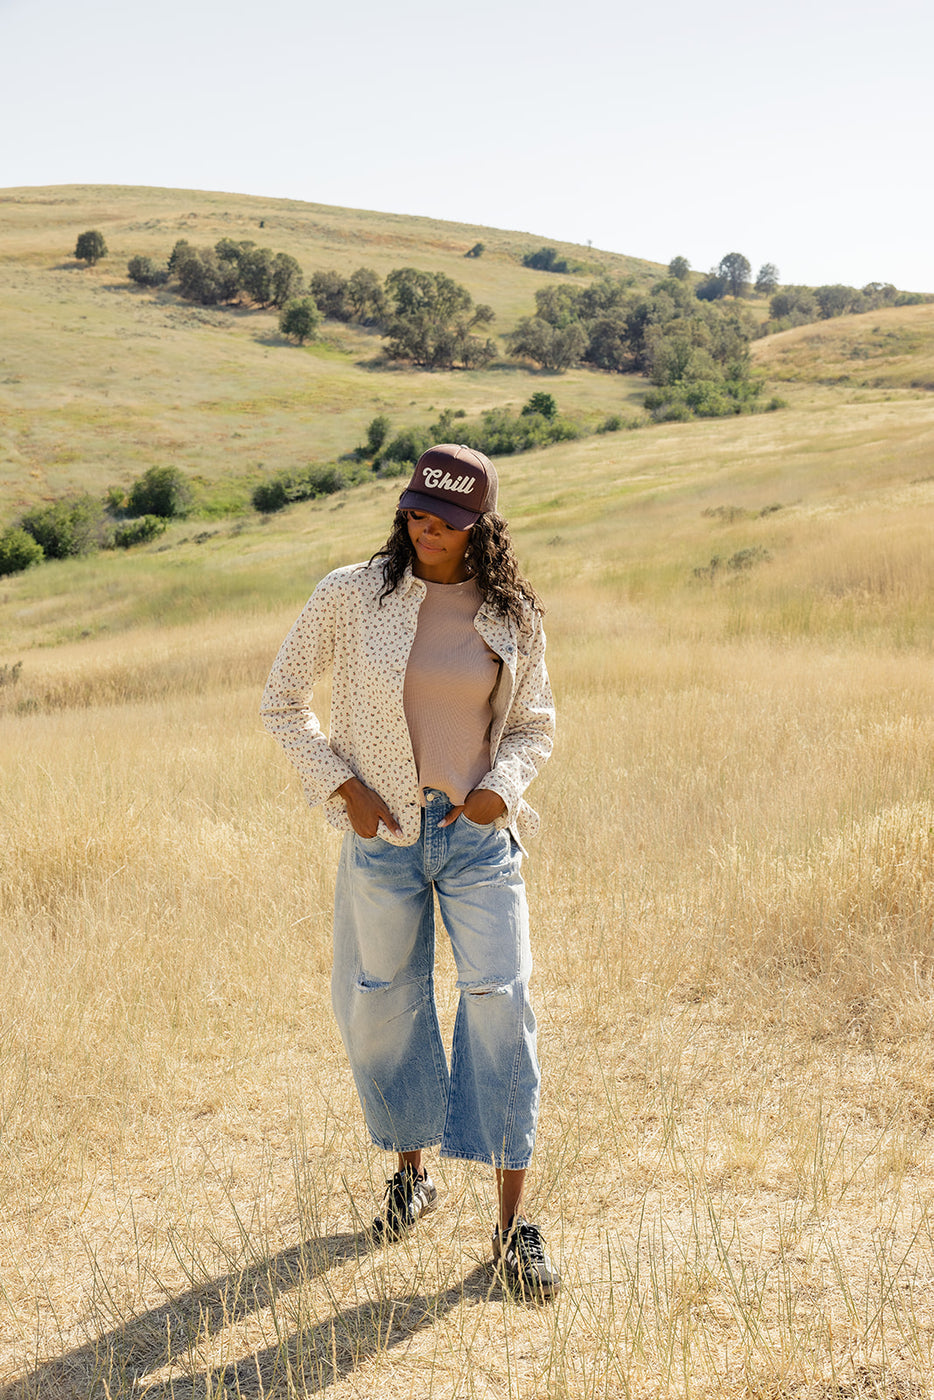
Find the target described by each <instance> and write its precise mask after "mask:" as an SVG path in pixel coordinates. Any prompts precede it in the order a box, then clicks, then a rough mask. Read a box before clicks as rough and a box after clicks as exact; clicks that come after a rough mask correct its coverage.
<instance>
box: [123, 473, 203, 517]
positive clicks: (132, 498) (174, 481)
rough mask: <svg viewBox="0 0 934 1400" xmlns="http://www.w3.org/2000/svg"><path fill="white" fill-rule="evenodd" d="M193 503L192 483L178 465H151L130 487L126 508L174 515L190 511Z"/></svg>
mask: <svg viewBox="0 0 934 1400" xmlns="http://www.w3.org/2000/svg"><path fill="white" fill-rule="evenodd" d="M191 504H192V492H191V487H190V485H189V483H188V482H187V481H186V479H185V477H184V476H183V475H182V473H181V472H180V471H179V470H178V468H177V467H150V468H149V470H148V471H147V472H144V473H143V475H142V476H141V477H139V478H138V480H136V481H134V482H133V485H132V486H131V487H130V490H129V493H128V495H127V504H126V512H127V515H161V516H163V517H165V518H166V519H173V518H175V517H177V516H184V515H187V514H188V513H189V511H190V510H191Z"/></svg>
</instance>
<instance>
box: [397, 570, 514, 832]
mask: <svg viewBox="0 0 934 1400" xmlns="http://www.w3.org/2000/svg"><path fill="white" fill-rule="evenodd" d="M422 581H423V582H424V584H425V587H426V589H427V590H428V591H427V594H426V597H425V599H424V601H423V602H422V604H421V607H420V608H419V610H418V626H417V628H416V631H415V640H414V642H413V643H412V650H411V652H410V653H409V662H408V666H407V667H406V672H405V687H404V690H403V696H402V699H403V706H404V709H405V718H406V723H407V724H408V726H409V734H410V736H411V739H412V749H413V752H414V754H415V765H416V767H417V769H418V783H419V788H420V789H421V790H422V792H424V789H425V788H437V789H439V790H440V791H441V792H446V793H447V795H448V797H449V798H450V799H451V801H452V802H453V803H454V804H455V806H457V805H459V804H460V803H461V802H463V800H464V798H465V797H466V796H467V794H468V792H470V790H471V789H472V788H474V787H476V785H477V783H478V782H479V781H480V779H481V778H482V777H484V776H485V775H486V774H487V773H488V772H489V770H490V724H491V722H492V718H493V710H492V705H491V701H492V697H493V691H494V690H495V688H496V682H497V681H498V679H499V670H500V659H499V657H498V656H497V655H496V653H495V652H494V651H492V650H491V649H490V647H488V646H487V644H486V642H485V641H484V640H483V638H482V637H481V636H480V633H479V632H478V631H477V629H476V628H475V627H474V625H473V620H474V618H475V617H476V614H477V610H478V608H479V607H480V604H481V602H482V601H483V600H482V597H481V594H480V590H479V588H478V587H477V583H476V580H475V579H467V580H466V582H464V583H429V582H428V581H427V580H422ZM422 800H423V804H424V798H423V799H422Z"/></svg>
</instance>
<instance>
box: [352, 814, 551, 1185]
mask: <svg viewBox="0 0 934 1400" xmlns="http://www.w3.org/2000/svg"><path fill="white" fill-rule="evenodd" d="M425 798H426V803H427V805H426V808H425V810H424V812H423V814H422V830H421V835H420V837H419V839H418V841H416V842H415V844H414V845H412V846H393V845H391V844H390V843H389V842H388V841H384V840H382V838H381V837H378V836H374V837H371V838H366V837H362V836H357V835H356V834H355V833H354V832H348V833H347V834H346V836H345V837H344V843H343V846H342V848H341V858H340V865H339V867H338V873H337V886H336V889H335V897H334V906H335V916H334V970H333V976H332V982H331V995H332V1001H333V1004H334V1013H335V1015H336V1017H337V1023H338V1026H339V1027H340V1032H341V1036H342V1037H343V1041H344V1046H345V1048H346V1050H347V1054H348V1057H349V1059H350V1064H351V1068H352V1070H353V1076H354V1082H355V1083H356V1086H357V1092H358V1094H359V1095H360V1102H361V1104H362V1105H363V1111H364V1115H365V1117H366V1125H367V1128H368V1129H369V1132H370V1136H371V1137H372V1139H373V1141H374V1143H376V1145H377V1146H378V1147H382V1148H385V1149H386V1150H387V1151H395V1152H411V1151H415V1150H416V1149H417V1148H420V1147H429V1146H432V1145H434V1144H436V1143H439V1142H440V1143H441V1152H442V1155H443V1156H445V1157H461V1158H466V1159H467V1160H468V1161H474V1162H486V1163H488V1164H490V1165H493V1166H496V1167H504V1168H507V1169H509V1170H517V1169H519V1168H522V1167H527V1166H528V1164H529V1161H530V1159H531V1156H532V1146H533V1143H534V1140H535V1125H536V1121H537V1118H538V1102H539V1083H540V1076H539V1069H538V1060H537V1058H536V1052H535V1017H534V1015H533V1013H532V1007H531V1005H530V1003H529V996H528V983H529V976H530V974H531V970H532V958H531V952H530V947H529V919H528V906H527V904H526V898H525V885H524V883H523V880H522V876H521V874H520V865H521V861H522V853H521V851H520V850H519V848H518V846H517V845H516V843H515V841H514V839H513V838H512V836H511V835H510V833H509V832H508V831H500V830H498V829H497V828H496V827H495V826H494V825H492V824H490V825H489V826H477V825H476V824H475V823H473V822H470V821H468V820H467V819H466V817H463V816H460V817H458V819H457V821H456V822H454V824H453V825H452V826H448V827H445V828H444V829H443V830H439V829H438V822H439V821H440V820H441V819H442V817H443V816H444V815H445V814H446V813H447V812H448V811H449V810H450V807H451V802H450V800H449V798H448V797H447V795H446V794H445V793H443V792H435V791H432V790H428V791H427V792H426V794H425ZM433 888H434V890H436V891H437V894H438V903H439V906H440V909H441V917H442V919H443V921H444V926H445V928H446V929H447V932H448V935H449V937H450V939H451V947H452V950H453V953H454V959H455V962H456V965H457V973H458V979H457V987H458V989H459V991H460V1001H459V1004H458V1009H457V1019H456V1022H455V1026H454V1039H453V1044H452V1047H451V1068H450V1073H449V1072H448V1066H447V1062H446V1059H445V1054H444V1046H443V1045H442V1043H441V1033H440V1029H439V1026H438V1015H437V1010H436V1006H435V995H434V959H435V917H434V900H433V894H432V891H433Z"/></svg>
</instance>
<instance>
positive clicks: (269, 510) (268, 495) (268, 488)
mask: <svg viewBox="0 0 934 1400" xmlns="http://www.w3.org/2000/svg"><path fill="white" fill-rule="evenodd" d="M250 500H251V501H252V503H253V508H254V510H259V511H262V512H263V514H264V515H272V514H273V512H274V511H277V510H282V508H283V506H287V505H288V503H289V493H288V491H287V489H286V484H285V481H284V480H283V478H282V477H279V476H277V477H273V479H272V481H261V482H260V484H259V485H258V486H257V487H255V488H254V490H253V494H252V496H251V497H250Z"/></svg>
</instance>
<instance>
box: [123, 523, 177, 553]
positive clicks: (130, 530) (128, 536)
mask: <svg viewBox="0 0 934 1400" xmlns="http://www.w3.org/2000/svg"><path fill="white" fill-rule="evenodd" d="M168 524H169V522H168V521H167V520H166V518H165V517H164V516H162V515H141V516H140V517H139V519H137V520H129V521H127V522H126V524H124V525H118V526H117V527H116V529H115V530H114V533H113V547H114V549H132V547H133V545H135V544H148V543H149V541H150V540H154V539H157V538H158V537H159V535H161V534H163V533H164V532H165V530H166V529H167V528H168Z"/></svg>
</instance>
